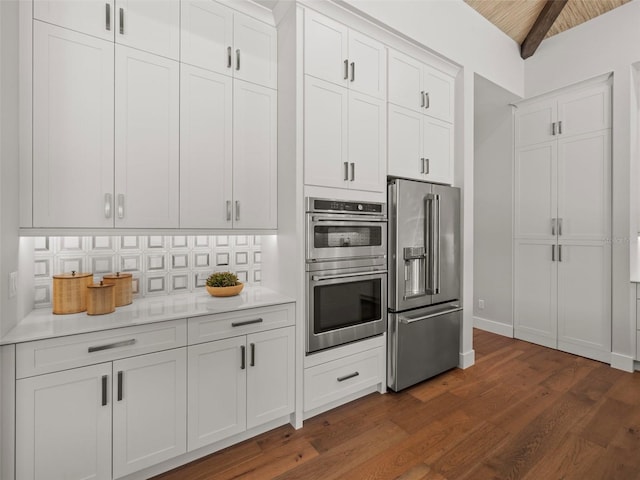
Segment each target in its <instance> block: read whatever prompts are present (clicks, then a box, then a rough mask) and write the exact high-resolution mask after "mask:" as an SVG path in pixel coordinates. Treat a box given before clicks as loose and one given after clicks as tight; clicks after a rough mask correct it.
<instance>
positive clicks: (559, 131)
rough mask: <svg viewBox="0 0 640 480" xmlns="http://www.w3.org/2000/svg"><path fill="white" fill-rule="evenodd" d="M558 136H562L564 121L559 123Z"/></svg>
mask: <svg viewBox="0 0 640 480" xmlns="http://www.w3.org/2000/svg"><path fill="white" fill-rule="evenodd" d="M558 135H562V120H560V121H559V122H558Z"/></svg>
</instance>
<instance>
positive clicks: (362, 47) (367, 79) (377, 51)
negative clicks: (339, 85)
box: [349, 30, 387, 99]
mask: <svg viewBox="0 0 640 480" xmlns="http://www.w3.org/2000/svg"><path fill="white" fill-rule="evenodd" d="M349 88H350V89H352V90H357V91H358V92H360V93H364V94H366V95H371V96H372V97H376V98H379V99H384V98H385V96H386V93H387V62H386V55H385V47H384V45H383V44H382V43H380V42H378V41H376V40H374V39H373V38H370V37H367V36H366V35H362V34H361V33H358V32H356V31H353V30H350V31H349Z"/></svg>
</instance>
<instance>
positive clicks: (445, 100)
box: [424, 66, 455, 123]
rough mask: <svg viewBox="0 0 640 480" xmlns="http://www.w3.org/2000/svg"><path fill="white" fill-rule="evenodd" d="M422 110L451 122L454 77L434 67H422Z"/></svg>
mask: <svg viewBox="0 0 640 480" xmlns="http://www.w3.org/2000/svg"><path fill="white" fill-rule="evenodd" d="M424 93H425V108H424V112H425V113H426V114H427V115H429V116H431V117H434V118H438V119H440V120H443V121H445V122H449V123H451V122H453V114H454V111H453V103H454V98H455V79H454V78H453V77H451V76H449V75H447V74H445V73H442V72H440V71H438V70H436V69H434V68H429V67H427V66H425V67H424Z"/></svg>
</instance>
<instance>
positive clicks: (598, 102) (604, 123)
mask: <svg viewBox="0 0 640 480" xmlns="http://www.w3.org/2000/svg"><path fill="white" fill-rule="evenodd" d="M558 121H561V122H562V124H561V125H560V124H559V125H558V127H559V131H560V132H561V133H559V137H560V138H563V137H568V136H572V135H581V134H583V133H588V132H596V131H598V130H604V129H608V128H611V86H609V85H608V84H605V85H596V86H593V87H590V88H586V89H580V90H577V91H575V92H570V93H567V94H565V95H562V96H560V97H559V98H558Z"/></svg>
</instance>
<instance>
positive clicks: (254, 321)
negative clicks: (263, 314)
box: [231, 318, 262, 327]
mask: <svg viewBox="0 0 640 480" xmlns="http://www.w3.org/2000/svg"><path fill="white" fill-rule="evenodd" d="M254 323H262V319H261V318H256V319H254V320H245V321H244V322H232V323H231V326H232V327H244V326H245V325H253V324H254Z"/></svg>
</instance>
